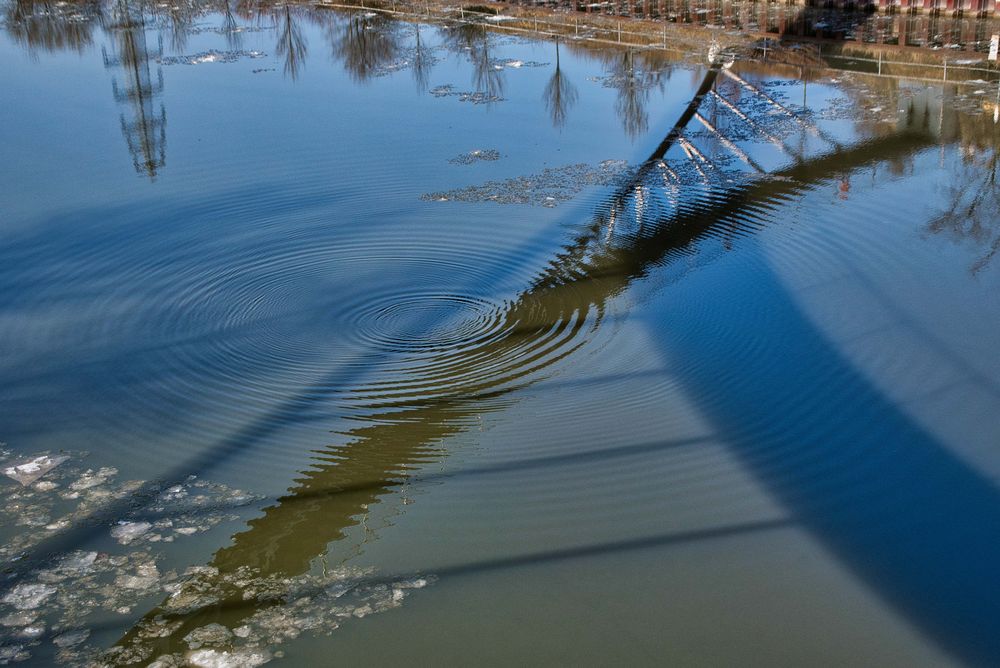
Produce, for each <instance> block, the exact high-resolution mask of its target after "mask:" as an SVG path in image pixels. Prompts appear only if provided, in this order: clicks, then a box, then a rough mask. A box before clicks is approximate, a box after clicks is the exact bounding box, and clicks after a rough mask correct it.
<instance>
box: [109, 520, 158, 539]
mask: <svg viewBox="0 0 1000 668" xmlns="http://www.w3.org/2000/svg"><path fill="white" fill-rule="evenodd" d="M152 528H153V525H152V524H150V523H149V522H119V523H118V524H117V525H116V526H114V527H112V528H111V537H112V538H114V539H115V540H117V541H118V542H119V543H121V544H122V545H128V544H129V543H131V542H132V541H133V540H135V539H136V538H139V537H140V536H142V535H143V534H144V533H146V532H147V531H149V530H150V529H152Z"/></svg>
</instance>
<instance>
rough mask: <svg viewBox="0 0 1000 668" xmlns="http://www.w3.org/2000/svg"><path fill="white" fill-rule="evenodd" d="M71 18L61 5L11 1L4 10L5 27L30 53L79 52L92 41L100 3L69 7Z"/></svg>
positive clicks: (33, 0) (19, 0) (18, 0)
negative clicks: (94, 19)
mask: <svg viewBox="0 0 1000 668" xmlns="http://www.w3.org/2000/svg"><path fill="white" fill-rule="evenodd" d="M72 10H73V14H74V16H73V18H70V17H69V16H68V15H67V14H66V12H65V5H64V3H58V4H57V3H51V2H36V1H35V0H14V1H13V2H11V3H10V4H8V5H7V6H6V7H5V11H4V21H3V23H4V27H5V28H6V30H7V32H8V34H10V36H11V37H12V38H13V39H14V41H16V42H17V43H19V44H21V45H22V46H24V47H25V48H26V49H27V51H28V52H29V53H33V52H35V51H36V50H39V49H41V50H45V51H62V50H72V51H77V52H80V53H82V52H83V50H84V49H85V48H86V47H87V46H89V45H90V44H91V42H92V40H93V35H92V32H93V29H92V19H93V18H94V17H97V16H99V15H100V4H99V3H97V2H84V3H81V4H80V5H77V6H74V7H72Z"/></svg>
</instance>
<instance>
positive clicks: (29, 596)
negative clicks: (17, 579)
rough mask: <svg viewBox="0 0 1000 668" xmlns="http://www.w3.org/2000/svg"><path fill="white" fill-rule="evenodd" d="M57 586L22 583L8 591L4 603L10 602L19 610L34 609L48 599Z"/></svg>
mask: <svg viewBox="0 0 1000 668" xmlns="http://www.w3.org/2000/svg"><path fill="white" fill-rule="evenodd" d="M54 593H56V588H55V587H53V586H52V585H47V584H40V583H38V584H20V585H17V586H16V587H14V588H13V589H11V590H10V591H9V592H7V595H6V596H4V597H3V602H4V603H9V604H10V605H12V606H14V607H15V608H17V609H18V610H33V609H34V608H37V607H38V606H40V605H41V604H42V603H44V602H45V601H46V599H48V598H49V597H50V596H52V594H54Z"/></svg>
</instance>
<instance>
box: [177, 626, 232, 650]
mask: <svg viewBox="0 0 1000 668" xmlns="http://www.w3.org/2000/svg"><path fill="white" fill-rule="evenodd" d="M232 637H233V633H232V631H230V630H229V629H227V628H226V627H225V626H223V625H222V624H215V623H213V624H208V625H206V626H200V627H198V628H196V629H195V630H194V631H191V633H189V634H187V635H186V636H184V642H186V643H187V644H188V647H190V648H191V649H198V648H199V647H202V646H203V645H222V644H225V643H227V642H229V641H230V640H231V639H232Z"/></svg>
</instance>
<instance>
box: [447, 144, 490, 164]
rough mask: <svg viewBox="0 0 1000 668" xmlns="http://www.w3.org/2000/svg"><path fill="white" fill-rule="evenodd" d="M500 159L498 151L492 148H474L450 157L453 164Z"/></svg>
mask: <svg viewBox="0 0 1000 668" xmlns="http://www.w3.org/2000/svg"><path fill="white" fill-rule="evenodd" d="M499 159H500V151H497V150H496V149H492V148H485V149H476V150H474V151H469V152H468V153H463V154H461V155H457V156H455V157H454V158H451V159H450V160H449V161H448V162H450V163H452V164H453V165H471V164H473V163H475V162H490V161H494V160H499Z"/></svg>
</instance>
